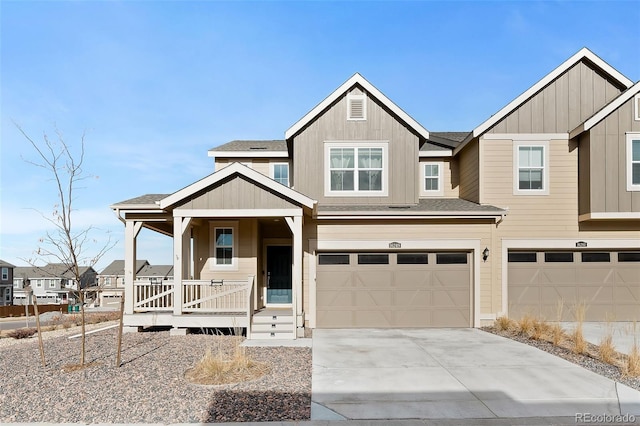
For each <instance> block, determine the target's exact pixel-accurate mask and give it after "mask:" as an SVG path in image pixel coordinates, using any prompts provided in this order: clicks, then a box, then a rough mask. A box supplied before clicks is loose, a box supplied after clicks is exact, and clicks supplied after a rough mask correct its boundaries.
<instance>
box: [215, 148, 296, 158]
mask: <svg viewBox="0 0 640 426" xmlns="http://www.w3.org/2000/svg"><path fill="white" fill-rule="evenodd" d="M207 155H208V156H209V157H212V158H213V159H216V158H289V153H288V152H287V151H262V150H259V149H256V150H253V151H213V150H212V151H209V152H208V154H207Z"/></svg>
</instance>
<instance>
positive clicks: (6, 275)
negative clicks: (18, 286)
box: [0, 259, 15, 306]
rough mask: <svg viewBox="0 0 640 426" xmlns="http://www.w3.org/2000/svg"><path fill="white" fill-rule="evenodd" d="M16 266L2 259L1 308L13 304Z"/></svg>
mask: <svg viewBox="0 0 640 426" xmlns="http://www.w3.org/2000/svg"><path fill="white" fill-rule="evenodd" d="M14 268H15V266H14V265H12V264H10V263H9V262H5V261H4V260H2V259H0V306H9V305H12V304H13V290H12V288H13V269H14Z"/></svg>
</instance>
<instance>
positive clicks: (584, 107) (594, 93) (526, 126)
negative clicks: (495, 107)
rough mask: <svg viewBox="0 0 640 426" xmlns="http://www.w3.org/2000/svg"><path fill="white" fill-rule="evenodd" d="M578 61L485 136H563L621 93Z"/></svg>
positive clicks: (609, 82)
mask: <svg viewBox="0 0 640 426" xmlns="http://www.w3.org/2000/svg"><path fill="white" fill-rule="evenodd" d="M622 89H623V88H621V87H619V86H617V85H615V84H614V83H613V82H611V81H610V80H608V79H607V78H605V77H604V76H602V75H601V74H600V73H598V72H597V71H596V70H594V69H593V68H592V66H591V65H590V64H589V63H588V62H587V61H581V62H579V63H577V64H576V65H574V66H573V67H571V68H570V69H568V70H567V71H566V72H565V73H563V74H562V75H560V76H559V77H558V78H557V79H555V80H554V81H553V82H551V83H550V84H549V85H547V86H546V87H545V88H543V89H542V90H541V91H540V92H538V93H537V94H535V95H534V96H533V97H531V98H530V99H529V100H527V101H526V102H525V103H523V104H522V105H520V106H519V107H518V108H516V109H515V110H514V111H513V112H511V113H510V114H509V115H508V116H506V117H505V118H504V119H502V120H500V121H499V122H498V123H496V124H495V125H494V126H493V127H492V128H491V129H489V131H488V133H566V132H570V131H571V130H573V129H574V128H576V127H577V126H578V125H580V124H581V123H582V122H584V121H585V120H587V119H588V118H589V117H591V116H592V115H593V114H594V113H595V112H596V111H598V110H599V109H601V108H602V107H603V106H605V105H606V104H608V103H609V102H611V101H612V100H613V99H614V98H616V97H617V96H618V95H619V94H620V93H621V92H622Z"/></svg>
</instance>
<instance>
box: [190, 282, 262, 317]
mask: <svg viewBox="0 0 640 426" xmlns="http://www.w3.org/2000/svg"><path fill="white" fill-rule="evenodd" d="M251 287H253V279H250V280H189V281H186V280H185V281H183V282H182V289H183V290H182V311H183V312H210V313H231V312H237V313H246V312H247V311H248V310H249V307H250V303H249V297H250V294H251Z"/></svg>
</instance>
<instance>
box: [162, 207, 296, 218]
mask: <svg viewBox="0 0 640 426" xmlns="http://www.w3.org/2000/svg"><path fill="white" fill-rule="evenodd" d="M285 216H294V217H295V216H302V208H297V209H295V208H294V209H185V210H178V209H176V210H174V211H173V217H210V218H218V217H285Z"/></svg>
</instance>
